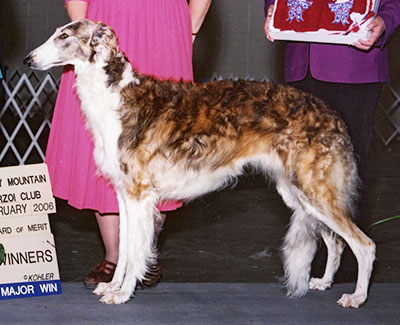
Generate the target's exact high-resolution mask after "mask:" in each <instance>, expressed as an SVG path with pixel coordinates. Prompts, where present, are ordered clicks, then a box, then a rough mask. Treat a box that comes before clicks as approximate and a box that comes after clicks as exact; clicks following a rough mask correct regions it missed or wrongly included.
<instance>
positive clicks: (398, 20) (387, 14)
mask: <svg viewBox="0 0 400 325" xmlns="http://www.w3.org/2000/svg"><path fill="white" fill-rule="evenodd" d="M377 16H379V17H381V18H382V19H383V21H384V22H385V28H386V29H385V32H384V33H383V35H382V36H381V38H380V39H379V41H378V42H377V44H376V45H378V46H379V45H383V44H385V43H386V42H387V40H388V39H389V37H390V36H391V35H392V34H393V33H394V31H395V30H396V28H397V27H398V26H399V25H400V1H399V0H381V3H380V6H379V10H378V13H377Z"/></svg>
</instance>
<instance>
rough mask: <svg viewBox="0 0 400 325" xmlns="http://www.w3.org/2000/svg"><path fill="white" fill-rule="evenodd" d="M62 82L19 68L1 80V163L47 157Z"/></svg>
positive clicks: (27, 161)
mask: <svg viewBox="0 0 400 325" xmlns="http://www.w3.org/2000/svg"><path fill="white" fill-rule="evenodd" d="M58 84H59V81H56V80H55V78H54V77H53V76H52V74H51V73H46V74H43V73H36V72H34V71H32V72H30V73H29V74H25V73H20V72H19V71H15V72H13V73H11V74H9V76H8V78H5V79H3V80H1V86H2V87H1V88H2V89H1V90H2V93H1V101H0V107H1V110H0V166H10V165H18V164H26V163H38V162H42V161H43V160H44V152H45V149H46V143H47V138H48V134H49V130H50V121H51V116H52V112H53V108H54V104H55V100H56V96H57V90H58Z"/></svg>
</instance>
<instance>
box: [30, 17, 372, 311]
mask: <svg viewBox="0 0 400 325" xmlns="http://www.w3.org/2000/svg"><path fill="white" fill-rule="evenodd" d="M161 59H162V58H160V60H161ZM24 62H25V64H27V65H29V66H31V67H32V68H35V69H41V70H44V69H48V68H51V67H53V66H59V65H65V64H72V65H74V66H75V73H76V89H77V93H78V95H79V98H80V100H81V104H82V105H81V108H82V111H83V113H84V116H85V117H86V120H87V126H88V128H89V129H90V130H91V133H92V135H93V138H94V142H95V150H94V159H95V162H96V164H97V166H98V168H99V170H100V171H101V173H102V174H103V175H104V176H106V177H107V178H108V179H109V180H110V181H111V183H112V184H113V186H114V188H115V190H116V193H117V198H118V202H119V207H120V247H119V260H118V266H117V269H116V272H115V275H114V278H113V280H112V281H111V282H110V283H100V284H99V285H98V287H97V288H96V289H95V291H94V293H96V294H98V295H103V297H102V298H101V301H102V302H104V303H109V304H110V303H114V304H120V303H125V302H127V301H128V300H129V298H130V296H131V295H132V293H133V292H134V290H135V287H136V284H137V282H138V281H142V280H143V279H144V276H145V273H146V271H147V268H148V266H149V265H151V264H152V263H154V261H155V259H156V250H155V248H154V246H153V238H154V217H155V218H159V213H158V211H157V210H156V208H155V207H156V204H157V202H158V201H159V200H168V199H178V200H188V199H192V198H196V197H199V196H201V195H203V194H205V193H207V192H210V191H213V190H216V189H218V188H221V187H223V186H225V185H226V184H228V183H229V182H230V181H231V180H232V179H234V178H235V177H237V176H238V175H240V174H241V173H242V171H243V168H244V166H252V167H254V168H255V169H256V170H258V171H261V172H264V173H265V174H268V175H269V176H270V177H271V178H272V179H273V180H274V181H275V182H276V185H277V190H278V192H279V193H280V194H281V196H282V198H283V200H284V201H285V203H286V204H287V205H288V206H289V207H290V208H291V209H293V211H294V213H293V216H292V218H291V222H290V227H289V230H288V233H287V235H286V238H285V240H284V244H283V259H284V270H285V284H286V286H287V290H288V295H290V296H295V297H298V296H303V295H304V294H306V292H307V291H308V289H309V288H311V289H318V290H325V289H327V288H329V287H330V286H331V285H332V282H333V278H334V274H335V272H336V270H337V269H338V267H339V264H340V257H341V254H342V251H343V247H344V243H343V241H342V239H344V241H346V242H347V243H348V245H349V246H350V248H351V249H352V251H353V253H354V254H355V256H356V258H357V261H358V266H359V270H358V280H357V286H356V290H355V292H354V293H353V294H344V295H343V296H342V298H341V299H340V300H339V301H338V303H339V304H340V305H342V306H343V307H355V308H357V307H359V306H360V305H361V304H363V303H364V302H365V301H366V299H367V291H368V285H369V278H370V275H371V271H372V267H373V261H374V258H375V244H374V243H373V241H372V240H371V239H369V238H368V237H367V236H366V235H365V234H364V233H363V232H361V231H360V230H359V228H357V226H356V225H355V224H354V223H353V221H352V219H351V210H352V205H353V201H354V197H355V196H356V192H357V171H356V164H355V160H354V155H353V150H352V146H351V143H350V139H349V137H348V135H347V132H346V128H345V126H344V124H343V122H342V121H341V120H340V119H339V118H338V117H337V116H336V115H335V114H334V113H332V112H331V111H329V110H328V109H327V108H326V106H325V105H324V103H323V102H322V101H320V100H318V99H317V98H315V97H313V96H311V95H309V94H306V93H303V92H301V91H298V90H295V89H293V88H291V87H288V86H284V85H274V84H272V83H267V82H264V83H263V82H251V81H213V82H208V83H199V84H196V83H195V84H193V83H190V82H172V81H160V80H158V79H156V78H153V77H151V76H146V75H142V74H139V73H138V72H137V71H135V70H134V69H133V68H132V66H131V64H130V63H129V62H128V60H127V59H126V58H125V56H124V54H123V53H122V52H121V51H120V50H119V49H118V46H117V39H116V36H115V34H114V32H113V30H112V29H111V28H110V27H108V26H106V25H104V24H102V23H96V22H93V21H90V20H80V21H76V22H72V23H69V24H67V25H65V26H63V27H60V28H58V29H57V30H56V32H55V33H54V34H53V35H52V36H51V37H50V39H49V40H48V41H47V42H46V43H44V44H43V45H42V46H40V47H39V48H37V49H35V50H33V51H32V52H31V53H30V54H29V55H28V56H27V57H26V59H25V61H24ZM66 141H67V139H66ZM319 236H322V238H323V240H324V242H325V243H326V245H327V248H328V260H327V265H326V270H325V274H324V276H323V277H322V278H320V279H319V278H318V279H317V278H311V279H310V269H311V262H312V260H313V257H314V254H315V251H316V246H317V239H318V237H319Z"/></svg>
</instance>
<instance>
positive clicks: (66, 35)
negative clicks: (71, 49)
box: [58, 33, 69, 39]
mask: <svg viewBox="0 0 400 325" xmlns="http://www.w3.org/2000/svg"><path fill="white" fill-rule="evenodd" d="M68 37H69V35H68V34H67V33H62V34H61V35H60V36H58V38H59V39H66V38H68Z"/></svg>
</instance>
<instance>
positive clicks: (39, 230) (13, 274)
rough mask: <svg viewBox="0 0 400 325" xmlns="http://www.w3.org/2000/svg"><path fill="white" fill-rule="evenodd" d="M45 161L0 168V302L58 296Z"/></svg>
mask: <svg viewBox="0 0 400 325" xmlns="http://www.w3.org/2000/svg"><path fill="white" fill-rule="evenodd" d="M54 212H56V206H55V200H54V198H53V195H52V191H51V185H50V179H49V174H48V171H47V166H46V164H35V165H24V166H15V167H4V168H0V300H1V299H11V298H22V297H31V296H46V295H55V294H61V282H60V275H59V272H58V264H57V255H56V247H55V245H54V237H53V235H52V234H51V230H50V223H49V217H48V215H47V213H54Z"/></svg>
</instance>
